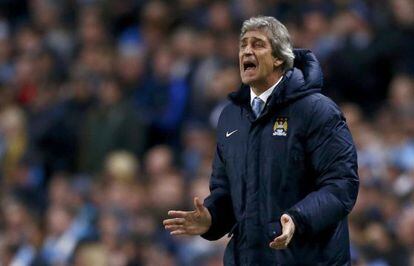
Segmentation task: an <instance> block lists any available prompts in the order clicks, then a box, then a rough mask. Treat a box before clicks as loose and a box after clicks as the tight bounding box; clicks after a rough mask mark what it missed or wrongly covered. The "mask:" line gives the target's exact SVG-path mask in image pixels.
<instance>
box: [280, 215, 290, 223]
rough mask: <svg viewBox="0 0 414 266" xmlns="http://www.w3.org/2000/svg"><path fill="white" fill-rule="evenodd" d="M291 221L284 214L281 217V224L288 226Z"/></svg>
mask: <svg viewBox="0 0 414 266" xmlns="http://www.w3.org/2000/svg"><path fill="white" fill-rule="evenodd" d="M289 221H290V217H289V215H287V214H283V215H282V217H280V223H281V224H282V225H283V224H287V223H288V222H289Z"/></svg>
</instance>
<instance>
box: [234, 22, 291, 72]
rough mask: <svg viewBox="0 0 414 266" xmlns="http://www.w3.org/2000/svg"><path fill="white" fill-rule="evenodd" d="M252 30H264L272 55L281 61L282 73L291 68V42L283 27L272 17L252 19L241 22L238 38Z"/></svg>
mask: <svg viewBox="0 0 414 266" xmlns="http://www.w3.org/2000/svg"><path fill="white" fill-rule="evenodd" d="M252 30H264V31H265V32H266V33H267V37H268V38H269V41H270V44H271V45H272V55H273V56H274V57H277V58H279V59H281V60H283V64H282V70H283V72H285V71H286V70H288V69H289V68H292V67H293V60H294V59H295V55H294V54H293V48H292V42H291V41H290V35H289V32H288V30H287V29H286V27H285V25H283V24H282V23H281V22H280V21H279V20H277V19H275V18H274V17H265V16H258V17H252V18H250V19H248V20H245V21H244V22H243V26H242V28H241V33H240V38H242V37H243V36H244V34H246V32H248V31H252Z"/></svg>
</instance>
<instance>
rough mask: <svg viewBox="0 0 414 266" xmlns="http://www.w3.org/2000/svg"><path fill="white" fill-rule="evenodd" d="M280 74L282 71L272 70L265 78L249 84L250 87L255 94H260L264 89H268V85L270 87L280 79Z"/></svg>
mask: <svg viewBox="0 0 414 266" xmlns="http://www.w3.org/2000/svg"><path fill="white" fill-rule="evenodd" d="M281 76H282V73H280V72H273V73H272V75H269V76H268V78H267V79H266V80H264V81H262V82H260V83H259V82H258V83H255V84H250V87H251V88H252V90H253V92H254V93H255V94H256V95H260V94H262V93H263V92H265V91H266V90H268V89H269V88H270V87H272V86H273V85H274V84H275V83H276V82H277V81H278V80H279V79H280V77H281Z"/></svg>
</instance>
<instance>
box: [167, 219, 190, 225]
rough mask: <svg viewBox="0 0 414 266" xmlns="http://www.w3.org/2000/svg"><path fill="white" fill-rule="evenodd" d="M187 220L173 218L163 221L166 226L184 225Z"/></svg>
mask: <svg viewBox="0 0 414 266" xmlns="http://www.w3.org/2000/svg"><path fill="white" fill-rule="evenodd" d="M184 223H185V219H184V218H172V219H167V220H164V221H163V224H164V226H167V225H184Z"/></svg>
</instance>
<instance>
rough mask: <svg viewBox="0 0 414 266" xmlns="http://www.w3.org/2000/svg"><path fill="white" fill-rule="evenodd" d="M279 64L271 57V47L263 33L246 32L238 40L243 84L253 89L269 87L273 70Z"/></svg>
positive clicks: (256, 31) (257, 31)
mask: <svg viewBox="0 0 414 266" xmlns="http://www.w3.org/2000/svg"><path fill="white" fill-rule="evenodd" d="M281 63H282V62H281V61H280V60H278V59H277V58H275V57H273V56H272V46H271V44H270V41H269V38H268V37H267V35H266V33H265V32H263V31H260V30H253V31H247V32H246V33H245V34H244V35H243V37H242V38H241V39H240V47H239V65H240V76H241V79H242V82H243V83H244V84H248V85H250V86H253V87H260V86H267V85H269V84H268V83H269V81H270V80H271V79H270V77H271V76H272V75H274V68H275V67H278V66H279V65H280V64H281ZM270 85H271V84H270Z"/></svg>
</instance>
